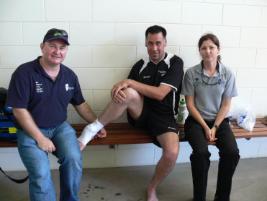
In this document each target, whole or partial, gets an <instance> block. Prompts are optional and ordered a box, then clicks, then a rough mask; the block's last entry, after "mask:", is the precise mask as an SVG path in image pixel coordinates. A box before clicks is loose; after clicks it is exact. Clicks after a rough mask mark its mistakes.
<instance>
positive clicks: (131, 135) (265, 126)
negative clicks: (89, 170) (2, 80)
mask: <svg viewBox="0 0 267 201" xmlns="http://www.w3.org/2000/svg"><path fill="white" fill-rule="evenodd" d="M72 126H73V127H74V129H75V130H76V131H77V135H80V133H81V131H82V129H83V128H84V126H85V124H73V125H72ZM231 126H232V129H233V132H234V134H235V137H236V138H246V139H250V138H254V137H267V123H266V120H265V119H262V118H258V119H257V121H256V125H255V127H254V129H253V131H252V132H249V131H246V130H244V129H242V128H240V127H239V126H237V125H236V123H235V122H231ZM105 128H106V130H107V132H108V136H107V137H106V138H96V139H94V140H92V141H91V142H90V144H91V145H115V144H144V143H152V142H153V141H154V140H155V139H154V138H153V137H151V136H149V135H147V134H146V133H145V132H144V131H142V130H139V129H136V128H133V127H132V126H130V125H129V124H128V123H111V124H109V125H107V126H106V127H105ZM180 141H185V139H184V131H183V126H180ZM16 146H17V145H16V142H10V141H0V147H16Z"/></svg>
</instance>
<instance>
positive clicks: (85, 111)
mask: <svg viewBox="0 0 267 201" xmlns="http://www.w3.org/2000/svg"><path fill="white" fill-rule="evenodd" d="M75 109H76V111H77V112H78V114H79V115H80V116H81V117H82V118H83V119H84V120H85V121H87V122H88V123H91V122H93V121H94V120H95V119H96V118H97V116H96V115H95V113H94V112H93V110H92V109H91V107H90V106H89V105H88V104H87V103H86V102H84V103H82V104H80V105H77V106H75Z"/></svg>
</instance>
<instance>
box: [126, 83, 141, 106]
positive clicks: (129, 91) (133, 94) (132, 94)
mask: <svg viewBox="0 0 267 201" xmlns="http://www.w3.org/2000/svg"><path fill="white" fill-rule="evenodd" d="M123 92H124V93H125V94H126V97H127V101H128V102H132V101H138V100H140V98H141V95H140V94H139V93H138V92H137V91H136V90H135V89H133V88H130V87H129V88H126V89H124V90H123Z"/></svg>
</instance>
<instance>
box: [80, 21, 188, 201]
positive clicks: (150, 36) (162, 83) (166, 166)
mask: <svg viewBox="0 0 267 201" xmlns="http://www.w3.org/2000/svg"><path fill="white" fill-rule="evenodd" d="M166 34H167V33H166V30H165V29H164V28H163V27H160V26H157V25H155V26H152V27H149V28H148V29H147V30H146V33H145V36H146V47H147V52H148V55H149V59H147V60H143V59H141V60H139V61H138V62H137V63H136V64H135V65H134V66H133V68H132V69H131V72H130V74H129V77H128V79H125V80H122V81H120V82H118V83H117V84H115V85H114V87H113V89H112V91H111V94H112V101H111V102H110V103H109V104H108V105H107V107H106V109H105V110H104V112H103V113H102V114H101V115H100V116H99V118H98V119H97V120H96V121H95V122H93V123H92V124H89V125H88V126H86V128H85V129H84V131H83V133H82V135H81V136H80V137H79V138H78V140H79V141H80V147H81V150H82V149H84V147H85V145H86V144H87V143H88V142H89V141H90V140H91V139H92V138H93V137H94V136H95V135H96V133H97V132H98V131H99V130H100V129H102V128H103V126H105V125H107V124H108V123H109V122H111V121H113V120H115V119H117V118H118V117H119V116H121V115H122V113H123V112H124V111H125V110H127V113H128V121H129V123H130V124H132V125H133V126H136V127H141V128H144V129H145V130H146V131H147V132H148V134H151V135H153V136H155V137H156V139H157V141H158V142H159V144H160V145H161V147H162V149H163V154H162V157H161V159H160V160H159V162H158V164H157V166H156V170H155V173H154V175H153V178H152V180H151V181H150V183H149V185H148V188H147V200H148V201H157V200H158V198H157V195H156V188H157V186H158V185H159V184H160V182H161V181H162V180H163V179H164V178H165V177H166V176H167V175H168V174H169V173H170V171H171V170H172V169H173V167H174V165H175V163H176V159H177V156H178V150H179V147H178V142H179V138H178V135H177V133H178V130H177V125H176V121H175V118H174V116H175V114H176V112H177V105H178V102H179V97H180V91H181V82H182V79H183V74H184V72H183V61H182V60H181V59H180V58H179V57H177V56H175V55H172V54H168V53H166V52H165V47H166Z"/></svg>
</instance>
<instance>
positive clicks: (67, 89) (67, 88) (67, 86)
mask: <svg viewBox="0 0 267 201" xmlns="http://www.w3.org/2000/svg"><path fill="white" fill-rule="evenodd" d="M65 90H66V91H70V90H74V87H71V86H70V85H69V84H68V83H67V84H65Z"/></svg>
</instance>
